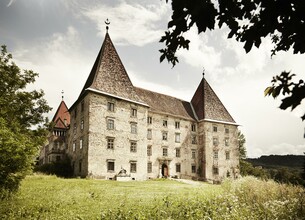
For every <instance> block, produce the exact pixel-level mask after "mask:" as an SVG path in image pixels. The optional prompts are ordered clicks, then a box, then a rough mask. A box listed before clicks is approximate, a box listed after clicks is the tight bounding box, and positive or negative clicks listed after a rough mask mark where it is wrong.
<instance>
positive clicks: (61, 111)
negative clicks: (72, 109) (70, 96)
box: [52, 101, 70, 128]
mask: <svg viewBox="0 0 305 220" xmlns="http://www.w3.org/2000/svg"><path fill="white" fill-rule="evenodd" d="M65 120H66V123H67V124H66V125H65V123H64V121H65ZM52 122H54V123H55V126H54V127H55V128H66V127H67V125H69V124H70V113H69V111H68V107H67V105H66V103H65V102H64V101H61V102H60V104H59V106H58V108H57V111H56V113H55V115H54V117H53V119H52Z"/></svg>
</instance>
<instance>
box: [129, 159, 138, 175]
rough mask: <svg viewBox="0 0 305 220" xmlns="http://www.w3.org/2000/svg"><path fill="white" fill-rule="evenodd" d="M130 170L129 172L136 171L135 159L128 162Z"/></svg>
mask: <svg viewBox="0 0 305 220" xmlns="http://www.w3.org/2000/svg"><path fill="white" fill-rule="evenodd" d="M130 172H131V173H136V172H137V162H136V161H131V162H130Z"/></svg>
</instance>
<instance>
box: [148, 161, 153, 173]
mask: <svg viewBox="0 0 305 220" xmlns="http://www.w3.org/2000/svg"><path fill="white" fill-rule="evenodd" d="M151 172H152V163H151V162H148V163H147V173H151Z"/></svg>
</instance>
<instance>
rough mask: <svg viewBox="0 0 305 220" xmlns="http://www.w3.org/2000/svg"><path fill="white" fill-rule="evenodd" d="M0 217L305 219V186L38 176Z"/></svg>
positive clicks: (3, 204)
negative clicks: (120, 180) (121, 180)
mask: <svg viewBox="0 0 305 220" xmlns="http://www.w3.org/2000/svg"><path fill="white" fill-rule="evenodd" d="M0 219H181V220H182V219H183V220H184V219H213V220H214V219H219V220H223V219H272V220H273V219H305V191H304V188H301V187H297V186H289V185H281V184H278V183H275V182H273V181H260V180H257V179H255V178H253V177H246V178H242V179H239V180H237V181H226V182H225V183H223V184H222V185H211V184H206V183H202V184H196V185H191V184H185V183H180V182H177V181H174V180H149V181H132V182H117V181H108V180H92V179H61V178H57V177H55V176H43V175H33V176H28V177H27V178H26V179H25V180H23V182H22V185H21V187H20V190H19V192H18V193H17V194H16V195H15V196H14V197H12V198H10V199H8V200H4V201H0Z"/></svg>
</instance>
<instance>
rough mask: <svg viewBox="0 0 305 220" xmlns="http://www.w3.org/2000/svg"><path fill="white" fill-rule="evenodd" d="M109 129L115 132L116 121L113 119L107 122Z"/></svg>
mask: <svg viewBox="0 0 305 220" xmlns="http://www.w3.org/2000/svg"><path fill="white" fill-rule="evenodd" d="M107 129H108V130H113V129H114V120H113V119H108V120H107Z"/></svg>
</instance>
